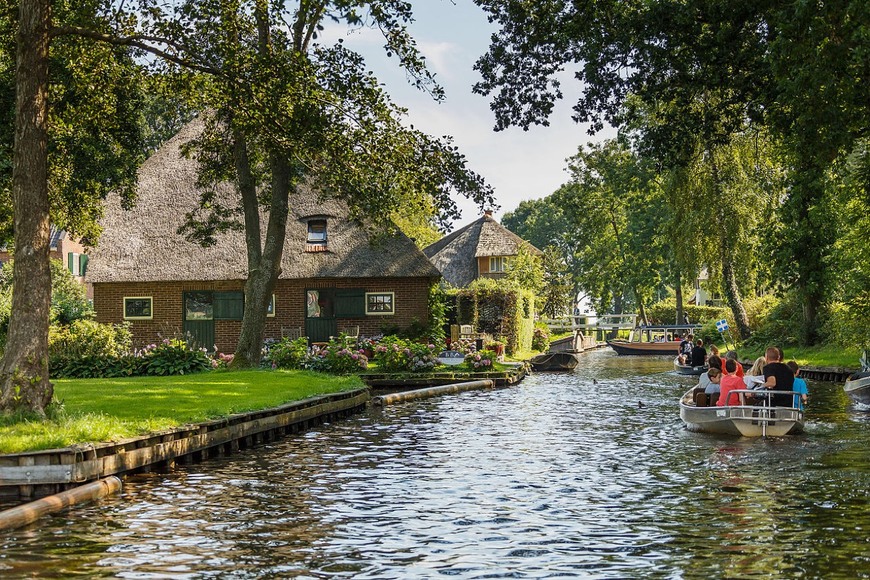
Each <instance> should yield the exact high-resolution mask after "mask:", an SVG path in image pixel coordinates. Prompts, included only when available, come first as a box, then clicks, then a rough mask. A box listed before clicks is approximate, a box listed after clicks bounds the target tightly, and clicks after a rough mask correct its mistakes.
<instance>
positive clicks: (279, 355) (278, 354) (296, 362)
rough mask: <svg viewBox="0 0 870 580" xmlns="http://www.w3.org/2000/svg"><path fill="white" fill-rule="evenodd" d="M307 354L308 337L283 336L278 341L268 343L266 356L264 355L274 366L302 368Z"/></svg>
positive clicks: (268, 363) (264, 358)
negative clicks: (291, 337)
mask: <svg viewBox="0 0 870 580" xmlns="http://www.w3.org/2000/svg"><path fill="white" fill-rule="evenodd" d="M307 354H308V339H307V338H305V337H302V338H297V339H289V338H283V339H281V340H280V341H278V342H275V343H272V344H270V345H267V351H266V356H264V357H263V361H264V362H265V363H266V365H268V366H271V367H272V368H277V369H301V368H302V365H303V364H304V363H305V357H306V355H307Z"/></svg>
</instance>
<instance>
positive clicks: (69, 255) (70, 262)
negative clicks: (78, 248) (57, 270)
mask: <svg viewBox="0 0 870 580" xmlns="http://www.w3.org/2000/svg"><path fill="white" fill-rule="evenodd" d="M66 267H67V269H68V270H69V271H70V273H72V272H73V253H72V252H68V253H67V255H66Z"/></svg>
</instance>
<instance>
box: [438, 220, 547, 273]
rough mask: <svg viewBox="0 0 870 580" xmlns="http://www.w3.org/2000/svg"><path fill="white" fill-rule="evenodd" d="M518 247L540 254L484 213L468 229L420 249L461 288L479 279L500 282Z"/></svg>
mask: <svg viewBox="0 0 870 580" xmlns="http://www.w3.org/2000/svg"><path fill="white" fill-rule="evenodd" d="M521 244H526V246H527V247H528V248H529V250H530V251H531V252H532V253H533V254H537V255H542V254H543V253H542V252H541V251H540V250H539V249H537V248H536V247H534V246H533V245H531V244H529V243H528V242H526V241H525V240H523V239H522V238H521V237H519V236H518V235H516V234H515V233H513V232H512V231H510V230H509V229H507V228H506V227H504V226H503V225H501V224H500V223H498V222H497V221H496V220H495V218H494V217H492V212H491V211H487V212H484V215H483V216H481V217H480V218H479V219H477V220H475V221H473V222H471V223H470V224H468V225H467V226H465V227H463V228H460V229H458V230H456V231H455V232H453V233H452V234H450V235H448V236H445V237H443V238H441V239H440V240H438V241H437V242H435V243H434V244H431V245H429V246H427V247H425V248H423V253H424V254H426V257H428V258H429V260H431V261H432V264H434V265H435V267H436V268H438V271H439V272H441V275H442V276H444V279H445V280H447V281H448V282H450V284H452V285H453V286H456V287H457V288H463V287H465V286H468V285H469V284H470V283H471V282H473V281H474V280H476V279H478V278H503V277H504V276H505V275H506V274H507V269H508V264H509V263H510V261H511V259H512V258H514V257H515V256H516V255H517V253H518V248H519V246H520V245H521Z"/></svg>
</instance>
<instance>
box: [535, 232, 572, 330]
mask: <svg viewBox="0 0 870 580" xmlns="http://www.w3.org/2000/svg"><path fill="white" fill-rule="evenodd" d="M543 266H544V288H543V290H542V292H541V293H542V295H543V304H542V306H541V313H542V314H543V315H544V316H546V317H548V318H558V317H560V316H563V315H565V314H570V313H571V312H572V310H573V306H574V302H575V301H576V299H577V294H576V293H573V292H572V290H573V284H572V281H571V273H570V272H569V271H568V265H567V264H566V263H565V261H564V259H563V258H562V254H561V252H560V251H559V250H558V249H557V248H556V247H555V246H547V247H546V248H544V257H543Z"/></svg>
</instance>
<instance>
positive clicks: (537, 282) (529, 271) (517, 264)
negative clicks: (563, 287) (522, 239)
mask: <svg viewBox="0 0 870 580" xmlns="http://www.w3.org/2000/svg"><path fill="white" fill-rule="evenodd" d="M505 279H506V280H507V281H508V282H511V283H514V284H516V285H517V286H519V287H520V288H523V289H525V290H529V291H531V292H534V293H535V294H538V293H540V292H541V290H542V289H543V287H544V267H543V264H542V260H541V257H540V256H539V255H537V254H536V253H534V252H533V251H532V249H531V248H530V247H529V245H528V244H525V243H523V244H519V245H518V246H517V255H516V256H514V257H512V258H511V259H510V261H509V262H508V267H507V274H506V275H505Z"/></svg>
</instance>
